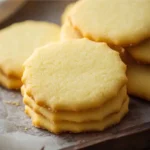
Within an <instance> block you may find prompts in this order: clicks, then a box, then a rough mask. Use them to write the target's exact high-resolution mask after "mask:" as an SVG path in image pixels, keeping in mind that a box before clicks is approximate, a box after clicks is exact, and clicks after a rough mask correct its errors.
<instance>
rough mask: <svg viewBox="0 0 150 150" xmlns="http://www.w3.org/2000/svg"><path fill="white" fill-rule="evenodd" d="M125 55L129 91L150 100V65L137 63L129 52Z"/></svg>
mask: <svg viewBox="0 0 150 150" xmlns="http://www.w3.org/2000/svg"><path fill="white" fill-rule="evenodd" d="M123 57H124V58H123V59H124V61H125V62H126V64H127V77H128V84H127V91H128V93H129V94H131V95H133V96H136V97H139V98H142V99H145V100H150V92H149V89H150V66H149V65H140V64H137V63H136V61H135V60H133V59H132V58H131V56H130V55H129V54H127V53H125V56H123Z"/></svg>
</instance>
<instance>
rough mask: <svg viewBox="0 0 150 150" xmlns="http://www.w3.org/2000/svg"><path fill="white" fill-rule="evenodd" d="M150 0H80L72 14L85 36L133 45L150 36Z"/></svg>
mask: <svg viewBox="0 0 150 150" xmlns="http://www.w3.org/2000/svg"><path fill="white" fill-rule="evenodd" d="M149 14H150V1H149V0H132V1H131V0H80V1H78V2H77V3H76V4H75V6H74V7H73V8H72V10H71V13H70V15H69V18H70V21H71V24H72V25H73V27H74V28H76V29H78V30H79V31H80V32H81V34H82V35H83V36H84V37H87V38H90V39H92V40H94V41H99V42H106V43H109V44H113V45H119V46H129V45H130V44H137V43H139V42H141V41H142V40H144V39H147V38H149V37H150V17H149Z"/></svg>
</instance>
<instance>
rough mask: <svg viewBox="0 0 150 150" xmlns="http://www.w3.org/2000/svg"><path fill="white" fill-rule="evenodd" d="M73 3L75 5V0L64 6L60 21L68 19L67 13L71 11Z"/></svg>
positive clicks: (63, 21)
mask: <svg viewBox="0 0 150 150" xmlns="http://www.w3.org/2000/svg"><path fill="white" fill-rule="evenodd" d="M74 5H75V2H74V3H70V4H68V5H67V7H66V8H65V10H64V12H63V14H62V15H61V23H62V24H64V23H65V22H66V20H67V19H68V15H69V13H70V12H71V9H72V8H73V6H74Z"/></svg>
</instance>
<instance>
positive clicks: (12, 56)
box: [0, 21, 60, 87]
mask: <svg viewBox="0 0 150 150" xmlns="http://www.w3.org/2000/svg"><path fill="white" fill-rule="evenodd" d="M59 34H60V27H59V26H57V25H55V24H51V23H47V22H38V21H25V22H21V23H15V24H13V25H11V26H9V27H7V28H4V29H2V30H1V31H0V69H1V70H2V72H3V73H4V74H5V76H6V77H15V78H18V79H21V76H22V73H23V68H22V64H23V63H24V61H25V60H26V59H27V58H28V57H29V56H30V55H31V54H32V52H33V51H34V49H35V48H37V47H39V46H42V45H45V44H47V43H49V42H51V41H57V40H59ZM6 87H7V86H6Z"/></svg>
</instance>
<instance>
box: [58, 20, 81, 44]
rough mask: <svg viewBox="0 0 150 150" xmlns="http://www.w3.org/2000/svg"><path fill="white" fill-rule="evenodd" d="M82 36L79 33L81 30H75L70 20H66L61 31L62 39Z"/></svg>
mask: <svg viewBox="0 0 150 150" xmlns="http://www.w3.org/2000/svg"><path fill="white" fill-rule="evenodd" d="M80 38H82V35H81V34H80V33H79V31H77V30H75V29H74V28H73V27H72V26H71V24H70V23H69V21H66V22H65V23H64V24H63V25H62V27H61V32H60V40H61V41H65V40H71V39H80Z"/></svg>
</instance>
